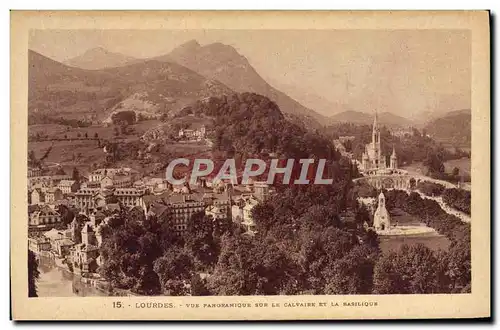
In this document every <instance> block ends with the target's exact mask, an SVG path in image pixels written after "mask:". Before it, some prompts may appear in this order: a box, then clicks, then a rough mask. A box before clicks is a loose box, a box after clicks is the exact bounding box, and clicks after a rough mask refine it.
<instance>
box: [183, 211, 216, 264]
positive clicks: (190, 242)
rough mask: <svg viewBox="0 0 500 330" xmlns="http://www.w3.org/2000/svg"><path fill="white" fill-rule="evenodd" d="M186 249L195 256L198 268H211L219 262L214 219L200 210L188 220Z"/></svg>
mask: <svg viewBox="0 0 500 330" xmlns="http://www.w3.org/2000/svg"><path fill="white" fill-rule="evenodd" d="M185 240H186V244H185V246H186V249H187V250H188V251H190V253H191V255H192V256H193V259H194V260H193V261H194V264H195V266H196V269H197V270H199V271H208V270H210V269H211V268H212V267H213V266H214V265H215V263H216V262H217V256H218V254H219V245H218V242H217V241H216V238H215V237H214V220H213V219H212V218H211V217H209V216H205V214H204V213H203V212H199V213H197V214H194V215H193V216H191V218H190V219H189V220H188V230H187V233H186V237H185Z"/></svg>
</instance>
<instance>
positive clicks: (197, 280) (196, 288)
mask: <svg viewBox="0 0 500 330" xmlns="http://www.w3.org/2000/svg"><path fill="white" fill-rule="evenodd" d="M191 295H192V296H210V295H211V292H210V291H209V290H208V288H207V280H206V279H205V278H201V276H200V275H199V274H195V275H193V276H192V277H191Z"/></svg>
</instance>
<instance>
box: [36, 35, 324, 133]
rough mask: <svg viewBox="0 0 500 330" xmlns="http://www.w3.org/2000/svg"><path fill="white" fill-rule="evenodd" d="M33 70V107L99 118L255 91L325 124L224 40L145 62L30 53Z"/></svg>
mask: <svg viewBox="0 0 500 330" xmlns="http://www.w3.org/2000/svg"><path fill="white" fill-rule="evenodd" d="M29 68H30V102H29V104H30V105H29V108H30V109H32V110H33V109H36V111H41V112H47V111H49V112H50V113H56V112H57V113H66V114H67V113H72V114H73V115H75V116H77V115H78V114H91V113H98V114H99V115H100V117H102V116H103V114H105V117H106V116H108V117H109V113H111V112H113V111H116V110H118V109H129V110H134V111H136V112H137V111H146V112H150V113H153V112H169V111H175V110H180V109H181V108H182V107H184V106H186V105H188V104H189V103H192V102H194V101H196V100H197V99H199V98H203V97H207V96H220V95H221V94H229V93H233V92H254V93H258V94H261V95H264V96H267V97H269V98H270V99H271V100H273V101H274V102H276V103H277V104H278V106H279V107H280V109H281V110H282V112H283V113H284V114H285V115H287V116H289V117H291V118H293V119H294V120H298V121H300V122H301V123H303V124H305V125H307V126H316V127H319V126H321V125H320V124H319V123H324V122H325V117H323V116H321V115H319V114H318V113H316V112H314V111H313V110H311V109H308V108H306V107H304V106H303V105H301V104H300V103H298V102H297V101H295V100H293V99H292V98H290V97H289V96H287V95H286V94H284V93H283V92H281V91H279V90H277V89H275V88H273V87H272V86H271V85H269V84H268V83H267V82H266V81H265V80H264V79H263V78H262V77H260V75H259V74H258V73H257V72H256V70H255V69H254V68H253V67H252V66H251V65H250V63H249V62H248V60H247V59H246V58H245V57H244V56H242V55H240V54H239V53H238V52H237V51H236V50H235V49H234V48H233V47H231V46H228V45H224V44H221V43H214V44H209V45H206V46H201V45H200V44H198V42H196V41H194V40H193V41H190V42H187V43H185V44H182V45H181V46H179V47H177V48H176V49H174V50H173V51H172V52H170V53H169V54H166V55H163V56H158V57H155V58H151V59H144V60H140V59H135V58H133V57H129V56H125V55H122V54H118V53H113V52H110V51H107V50H105V49H103V48H101V47H98V48H94V49H90V50H88V51H86V52H85V53H83V54H82V55H80V56H77V57H75V58H72V59H69V60H67V61H65V62H64V63H60V62H57V61H54V60H51V59H49V58H47V57H45V56H43V55H41V54H38V53H36V52H34V51H30V55H29ZM181 94H182V95H181Z"/></svg>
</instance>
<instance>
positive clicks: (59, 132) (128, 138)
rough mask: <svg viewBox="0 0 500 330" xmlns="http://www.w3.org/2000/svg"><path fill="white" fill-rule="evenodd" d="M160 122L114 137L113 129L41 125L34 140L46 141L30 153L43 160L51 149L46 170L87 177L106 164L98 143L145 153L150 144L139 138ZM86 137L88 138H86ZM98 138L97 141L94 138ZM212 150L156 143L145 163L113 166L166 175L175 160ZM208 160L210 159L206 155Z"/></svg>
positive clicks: (32, 146)
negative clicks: (75, 172)
mask: <svg viewBox="0 0 500 330" xmlns="http://www.w3.org/2000/svg"><path fill="white" fill-rule="evenodd" d="M160 124H161V122H160V121H158V120H147V121H141V122H138V123H136V124H134V125H130V126H129V128H130V129H131V131H130V132H129V134H126V135H123V134H119V135H118V136H116V135H115V127H113V126H110V127H106V126H89V127H82V128H74V127H70V126H65V125H58V124H38V125H31V126H29V133H30V135H31V136H35V135H36V134H40V135H42V136H44V137H45V139H44V140H43V141H30V142H29V143H28V151H33V152H34V153H35V157H36V158H38V159H40V158H41V157H42V156H43V155H44V154H45V153H46V151H47V150H49V148H51V150H50V153H49V154H48V156H47V158H46V159H45V166H47V167H49V168H54V169H55V168H56V167H58V166H61V167H62V168H63V169H64V171H65V172H66V173H71V171H72V170H73V168H74V167H76V168H78V169H79V171H80V173H82V174H85V173H88V172H89V170H90V168H91V166H92V165H94V164H96V165H98V164H102V163H104V161H105V158H106V154H105V153H104V151H103V148H102V147H99V141H98V140H100V141H101V143H102V142H103V141H112V142H119V143H120V144H122V143H132V144H133V145H139V146H142V148H144V150H146V147H147V146H148V144H144V143H142V142H140V140H139V139H140V137H141V136H142V135H143V134H144V133H145V132H146V131H148V130H149V129H151V128H154V127H157V126H158V125H160ZM85 134H87V138H86V137H85ZM96 134H97V138H96V137H95V136H96ZM209 150H210V147H208V146H207V145H206V143H204V142H194V143H181V142H179V143H175V142H172V143H168V144H165V143H162V142H159V143H157V145H156V147H154V148H153V149H151V150H150V153H151V156H152V157H151V158H150V159H147V160H146V159H145V160H139V159H135V157H125V158H124V159H122V160H119V161H117V162H116V163H115V164H114V166H125V167H131V168H134V169H137V170H139V171H141V172H143V173H148V174H163V168H164V167H165V166H166V164H167V162H168V161H170V160H171V159H173V158H180V157H186V158H191V157H192V156H193V155H197V156H198V157H201V156H202V155H203V154H206V152H207V151H209ZM205 156H206V157H205V158H210V157H209V156H207V155H205Z"/></svg>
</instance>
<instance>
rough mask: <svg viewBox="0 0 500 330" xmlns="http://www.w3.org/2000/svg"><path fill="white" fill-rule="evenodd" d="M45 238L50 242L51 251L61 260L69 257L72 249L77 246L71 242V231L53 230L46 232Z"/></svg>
mask: <svg viewBox="0 0 500 330" xmlns="http://www.w3.org/2000/svg"><path fill="white" fill-rule="evenodd" d="M43 236H44V237H45V238H46V239H47V240H48V241H49V242H50V244H51V250H52V251H54V253H55V254H56V255H57V256H58V257H61V258H64V257H66V256H68V255H69V253H70V249H71V247H72V246H73V245H74V244H75V243H74V242H73V241H72V240H71V231H70V230H62V231H61V230H57V229H55V228H52V229H51V230H49V231H47V232H45V233H44V234H43Z"/></svg>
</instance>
